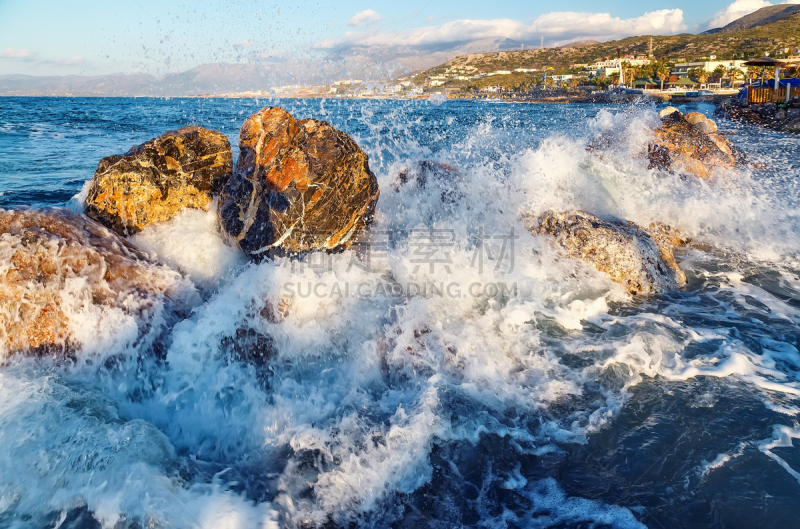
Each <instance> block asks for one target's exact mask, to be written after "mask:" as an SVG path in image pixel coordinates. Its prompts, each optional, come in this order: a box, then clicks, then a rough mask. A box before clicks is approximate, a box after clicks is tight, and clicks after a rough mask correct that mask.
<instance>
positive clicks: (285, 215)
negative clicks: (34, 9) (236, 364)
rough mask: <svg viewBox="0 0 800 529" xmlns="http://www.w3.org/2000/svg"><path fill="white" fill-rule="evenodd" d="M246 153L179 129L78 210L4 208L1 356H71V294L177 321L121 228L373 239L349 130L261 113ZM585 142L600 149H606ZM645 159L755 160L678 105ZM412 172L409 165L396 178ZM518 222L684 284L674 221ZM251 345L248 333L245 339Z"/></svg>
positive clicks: (279, 245)
mask: <svg viewBox="0 0 800 529" xmlns="http://www.w3.org/2000/svg"><path fill="white" fill-rule="evenodd" d="M239 149H240V156H239V159H238V162H237V164H236V166H235V167H234V166H233V163H232V152H231V146H230V143H229V142H228V140H227V138H226V137H225V136H224V135H223V134H222V133H220V132H218V131H213V130H208V129H204V128H201V127H184V128H182V129H178V130H173V131H169V132H166V133H164V134H163V135H161V136H160V137H158V138H153V139H151V140H149V141H148V142H146V143H144V144H142V145H139V146H136V147H133V148H132V149H130V150H129V151H128V152H127V153H125V154H121V155H114V156H110V157H107V158H104V159H103V160H101V161H100V163H99V164H98V167H97V171H96V173H95V175H94V178H93V179H92V181H91V183H90V187H89V193H88V196H87V198H86V202H85V204H84V213H83V214H78V213H74V212H72V211H69V210H65V209H58V208H55V209H46V210H32V209H20V210H0V259H1V260H2V264H3V266H2V267H0V287H2V288H0V322H2V326H0V327H2V329H6V330H10V331H13V332H5V333H4V334H3V335H0V351H5V352H7V353H11V354H13V353H16V352H22V353H28V354H34V355H52V354H57V355H62V356H70V355H71V354H72V352H73V351H74V350H75V349H77V348H78V347H79V344H80V341H81V340H80V339H78V337H77V335H76V333H78V332H79V331H78V330H76V329H75V328H73V326H72V325H71V323H70V314H71V311H73V312H74V310H75V307H73V305H74V304H75V303H79V304H82V306H84V307H87V306H88V307H92V308H93V309H94V310H96V311H97V312H98V313H103V312H104V311H108V310H112V309H113V310H119V311H123V312H125V313H136V314H143V315H145V316H147V317H155V316H154V314H155V315H156V316H158V317H165V316H164V315H169V314H174V317H175V318H179V317H180V315H181V314H184V313H185V311H186V307H188V306H190V305H191V303H190V302H187V300H188V299H190V298H191V297H192V292H193V289H192V288H191V283H190V282H189V281H188V279H186V278H184V277H182V276H181V274H179V273H178V272H176V271H174V270H172V269H171V268H169V267H167V266H165V265H159V264H157V263H154V262H153V261H151V260H150V258H149V257H148V256H147V255H146V254H144V253H143V252H141V251H139V250H138V249H137V248H136V247H135V246H133V245H132V244H131V243H130V242H129V241H128V240H126V239H125V237H129V236H132V235H136V234H137V233H139V232H141V231H142V230H144V229H146V228H147V227H148V226H151V225H154V224H158V223H164V222H167V221H170V220H171V219H174V218H176V217H177V216H178V215H180V214H181V213H182V212H183V211H184V210H185V209H186V208H190V209H199V210H203V211H209V212H211V211H213V212H214V213H215V214H216V217H217V222H216V225H217V227H216V229H217V230H218V231H219V233H220V235H221V237H222V239H223V240H224V241H226V242H227V244H229V245H231V246H235V247H238V248H239V249H240V250H241V251H242V252H243V253H244V254H245V255H247V256H248V257H249V258H250V259H252V260H254V261H261V260H264V259H272V258H275V257H279V256H289V257H291V258H299V257H302V256H303V255H306V254H308V253H309V252H314V251H323V252H341V251H344V250H347V249H350V248H351V247H352V246H353V244H354V243H355V242H356V241H358V240H359V239H360V238H366V237H368V236H369V229H370V225H371V223H372V221H373V217H374V213H375V208H376V205H377V202H378V199H379V196H380V189H379V186H378V182H377V179H376V177H375V175H374V174H373V173H372V171H371V170H370V168H369V159H368V156H367V154H366V153H365V152H364V151H363V150H362V149H361V148H360V147H359V146H358V145H357V144H356V143H355V141H353V139H352V138H351V137H350V136H348V135H347V134H345V133H344V132H342V131H340V130H338V129H336V128H335V127H333V126H331V125H330V124H329V123H327V122H324V121H317V120H313V119H304V120H297V119H295V118H294V117H293V116H292V115H290V114H289V113H288V112H287V111H285V110H284V109H282V108H279V107H272V108H263V109H261V110H260V111H259V112H257V113H255V114H253V115H252V116H251V117H249V118H248V119H247V120H245V122H244V124H243V125H242V128H241V132H240V141H239ZM589 150H590V152H593V153H594V154H596V155H598V156H601V152H602V150H603V145H595V146H592V147H590V148H589ZM640 156H641V157H642V158H644V159H645V160H647V161H648V163H649V169H651V170H656V171H660V172H663V173H665V174H667V173H670V174H678V175H681V177H682V178H698V179H702V180H706V181H709V182H711V183H713V182H715V181H716V180H718V179H719V178H724V177H725V176H726V175H727V174H728V173H729V172H730V171H736V170H737V169H738V168H741V167H745V166H747V160H746V158H745V157H744V154H743V153H742V152H741V151H739V150H738V149H736V148H735V147H734V146H733V145H732V144H730V142H728V140H727V139H726V138H725V137H724V136H722V135H721V134H719V133H718V132H717V127H716V124H715V123H714V122H713V121H712V120H709V119H708V118H706V117H705V116H704V115H703V114H699V113H688V114H686V115H683V114H682V113H681V112H679V111H678V110H677V109H675V108H673V107H668V108H666V109H664V110H663V111H662V112H661V125H660V126H659V127H657V128H656V129H655V130H654V131H653V137H652V140H651V142H650V143H649V144H648V145H647V147H646V150H645V151H643V152H641V153H640ZM421 170H422V172H421V173H420V174H419V175H417V179H418V182H417V184H418V185H419V186H420V188H421V189H422V188H424V187H425V183H426V182H427V181H428V180H429V179H441V180H442V183H443V188H445V189H446V188H448V182H451V181H453V180H454V179H457V178H459V176H458V175H459V170H458V169H457V168H453V167H450V166H446V165H443V164H436V163H434V162H424V163H423V164H422V166H421ZM409 178H410V177H409V174H408V172H406V173H401V174H400V175H399V176H398V177H397V184H396V185H397V186H400V185H403V184H404V183H406V182H407V181H408V180H409ZM420 179H422V180H420ZM441 198H442V206H443V207H447V204H448V203H450V202H453V201H457V200H458V199H459V197H458V195H457V194H451V193H443V194H442V197H441ZM520 221H521V222H522V223H523V224H524V225H525V227H526V228H527V229H528V230H529V231H530V232H532V233H534V234H536V235H540V236H546V237H552V238H553V242H554V244H557V245H558V246H560V247H561V248H562V249H564V250H566V253H567V257H568V258H571V259H581V260H583V261H585V262H586V263H588V264H590V265H591V266H593V267H594V268H596V269H597V270H598V271H600V272H602V273H603V274H605V275H606V276H607V277H608V278H610V279H611V280H613V281H615V282H617V283H619V284H621V285H622V286H623V288H624V289H625V290H627V291H628V292H629V293H630V294H631V295H647V294H657V293H663V292H667V291H669V290H671V289H675V288H680V287H682V286H683V285H685V284H686V277H685V276H684V275H683V272H682V271H681V270H680V268H679V267H678V266H677V263H676V261H675V257H674V255H673V249H674V248H675V247H677V246H681V245H683V244H685V241H684V240H683V239H682V238H681V237H680V235H679V234H677V233H675V232H674V230H671V229H670V228H669V227H668V226H666V225H663V224H653V225H651V226H649V227H647V228H645V227H642V226H638V225H636V224H634V223H632V222H629V221H627V220H625V219H618V218H612V217H608V216H606V217H604V218H601V217H598V216H596V215H594V214H592V213H591V212H587V211H577V210H574V211H563V212H559V211H545V212H537V211H531V212H528V213H525V214H523V215H522V216H521V217H520ZM77 280H81V281H84V282H85V283H86V285H87V286H88V287H89V288H88V290H86V291H85V292H84V295H85V296H88V297H85V299H84V298H81V299H78V300H75V299H66V298H64V297H63V296H62V294H61V291H62V290H63V289H64V285H65V284H67V283H69V282H71V281H77ZM194 295H195V296H196V293H195V294H194ZM159 315H160V316H159ZM169 317H173V316H169ZM265 317H268V316H265ZM148 332H149V330H148V326H147V325H145V326H143V327H141V328H139V329H138V331H136V333H135V335H132V336H131V340H134V341H140V342H141V341H142V340H148V341H149V343H151V345H152V347H154V348H155V349H154V352H155V354H158V352H157V350H156V349H157V342H158V340H157V337H156V336H150V335H149V334H148ZM265 340H266V341H269V340H268V337H267V338H264V340H261V341H258V340H256V341H255V342H253V343H254V344H255V345H253V347H257V348H258V347H262V345H263V343H266V342H265ZM248 343H249V342H248V340H245V339H244V338H243V339H242V343H240V344H238V345H237V347H239V348H240V349H241V348H245V349H246V348H247V347H248V345H247V344H248ZM240 353H241V354H239V356H241V357H242V358H249V357H252V356H253V355H251V354H250V353H249V352H247V351H240ZM255 356H258V355H255ZM262 356H263V355H262Z"/></svg>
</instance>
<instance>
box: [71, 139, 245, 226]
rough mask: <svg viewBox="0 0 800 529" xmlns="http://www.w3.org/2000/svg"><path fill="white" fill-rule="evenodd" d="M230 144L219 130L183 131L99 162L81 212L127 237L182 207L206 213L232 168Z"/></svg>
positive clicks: (178, 211)
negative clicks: (84, 210) (213, 195)
mask: <svg viewBox="0 0 800 529" xmlns="http://www.w3.org/2000/svg"><path fill="white" fill-rule="evenodd" d="M232 160H233V158H232V155H231V145H230V142H228V139H227V138H226V137H225V135H224V134H222V133H221V132H217V131H214V130H208V129H204V128H200V127H184V128H182V129H178V130H173V131H170V132H167V133H165V134H163V135H162V136H160V137H158V138H155V139H152V140H150V141H148V142H147V143H143V144H142V145H139V146H137V147H134V148H132V149H131V150H130V151H128V153H127V154H124V155H115V156H109V157H108V158H103V159H102V160H100V164H99V165H98V166H97V171H96V172H95V175H94V178H93V179H92V183H91V188H90V189H89V195H88V198H87V200H86V214H87V215H89V216H90V217H92V218H93V219H95V220H97V221H98V222H100V223H101V224H103V225H105V226H106V227H108V228H110V229H112V230H114V231H116V232H117V233H119V234H120V235H123V236H128V235H132V234H134V233H137V232H139V231H141V230H142V229H143V228H144V227H145V226H147V225H149V224H152V223H154V222H163V221H166V220H170V219H172V218H173V217H175V216H177V215H178V213H180V212H181V211H182V210H183V209H184V208H198V209H206V208H208V205H209V204H210V203H211V200H212V192H213V191H214V190H215V189H219V188H220V187H221V186H222V185H223V184H224V182H225V180H226V179H227V178H228V177H229V175H230V173H231V170H232V168H233V161H232Z"/></svg>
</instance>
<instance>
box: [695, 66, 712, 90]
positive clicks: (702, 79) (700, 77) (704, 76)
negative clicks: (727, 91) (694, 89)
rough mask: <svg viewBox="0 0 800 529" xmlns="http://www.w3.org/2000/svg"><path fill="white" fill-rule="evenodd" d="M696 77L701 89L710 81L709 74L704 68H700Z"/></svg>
mask: <svg viewBox="0 0 800 529" xmlns="http://www.w3.org/2000/svg"><path fill="white" fill-rule="evenodd" d="M696 76H697V77H695V79H697V82H699V83H700V88H703V85H704V84H706V82H707V81H708V77H709V74H708V72H707V71H705V69H703V68H698V69H697V73H696Z"/></svg>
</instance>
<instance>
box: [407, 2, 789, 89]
mask: <svg viewBox="0 0 800 529" xmlns="http://www.w3.org/2000/svg"><path fill="white" fill-rule="evenodd" d="M791 7H800V6H791ZM748 16H749V15H748ZM745 18H746V17H745ZM740 20H742V19H740ZM651 39H652V45H653V55H654V56H655V58H656V59H657V60H667V61H673V62H678V61H681V62H683V61H693V60H697V59H699V58H701V57H708V56H710V55H716V56H717V57H718V58H719V59H734V58H743V57H760V56H762V55H763V54H764V53H766V52H769V53H770V55H771V56H773V57H775V56H781V54H780V51H781V50H783V49H784V48H789V50H790V51H795V50H797V49H799V48H800V9H798V10H795V11H794V12H792V13H790V15H789V16H787V17H786V18H784V19H782V20H778V21H777V22H772V23H769V24H766V25H763V26H757V27H754V28H749V29H743V30H738V31H732V32H728V33H722V32H719V33H713V34H700V35H690V34H681V35H668V36H652V37H651V36H649V35H642V36H637V37H627V38H624V39H621V40H615V41H609V42H603V43H598V44H592V45H588V46H575V47H561V48H545V49H536V50H524V51H501V52H494V53H481V54H470V55H463V56H460V57H456V58H455V59H452V60H450V61H448V62H446V63H444V64H441V65H439V66H437V67H435V68H432V69H430V70H427V71H425V72H422V73H420V74H418V75H417V76H416V77H415V80H416V81H417V82H422V81H423V80H425V79H428V78H430V77H432V76H435V75H441V74H443V73H444V72H445V71H446V70H448V69H457V68H459V67H474V68H476V70H475V72H477V73H490V72H494V71H498V70H514V69H517V68H526V69H532V68H535V69H537V70H538V72H537V73H528V74H523V73H514V74H512V75H496V76H492V77H486V78H483V79H476V80H470V81H462V82H453V81H450V82H448V83H447V84H446V85H445V88H446V87H448V86H453V87H455V86H465V85H467V84H469V85H471V86H485V85H487V84H496V85H500V86H508V87H513V86H517V85H519V84H520V83H527V82H529V80H532V79H534V78H536V79H539V78H541V76H542V74H541V71H542V70H544V69H545V68H548V67H552V68H548V71H550V72H552V73H553V74H558V73H570V72H576V71H578V70H579V69H580V65H586V64H592V63H594V62H596V61H600V60H604V59H609V58H614V57H617V53H620V54H622V55H637V56H638V55H647V54H648V51H649V46H650V41H651Z"/></svg>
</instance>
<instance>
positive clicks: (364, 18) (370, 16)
mask: <svg viewBox="0 0 800 529" xmlns="http://www.w3.org/2000/svg"><path fill="white" fill-rule="evenodd" d="M381 20H383V19H382V18H381V16H380V15H379V14H378V13H376V12H375V11H373V10H372V9H367V10H366V11H362V12H360V13H356V14H355V15H354V16H353V18H351V19H350V22H348V23H347V25H348V26H353V27H356V28H357V27H359V26H361V25H363V24H365V23H371V22H379V21H381Z"/></svg>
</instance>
